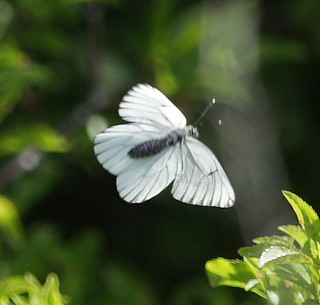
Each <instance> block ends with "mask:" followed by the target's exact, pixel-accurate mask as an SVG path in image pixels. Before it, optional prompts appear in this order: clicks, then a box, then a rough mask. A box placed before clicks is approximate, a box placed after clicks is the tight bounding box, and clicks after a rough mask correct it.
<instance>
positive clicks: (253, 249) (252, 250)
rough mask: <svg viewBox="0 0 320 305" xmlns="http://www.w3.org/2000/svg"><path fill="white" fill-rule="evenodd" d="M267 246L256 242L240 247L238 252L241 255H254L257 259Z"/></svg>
mask: <svg viewBox="0 0 320 305" xmlns="http://www.w3.org/2000/svg"><path fill="white" fill-rule="evenodd" d="M267 247H268V246H265V245H263V244H258V245H254V246H250V247H242V248H240V249H239V250H238V253H239V254H240V255H241V256H242V257H254V258H257V259H259V258H260V256H261V254H262V252H263V251H264V250H265V249H266V248H267Z"/></svg>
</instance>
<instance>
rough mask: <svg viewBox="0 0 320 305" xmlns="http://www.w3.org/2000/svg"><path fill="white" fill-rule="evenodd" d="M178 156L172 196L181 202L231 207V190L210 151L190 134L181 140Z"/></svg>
mask: <svg viewBox="0 0 320 305" xmlns="http://www.w3.org/2000/svg"><path fill="white" fill-rule="evenodd" d="M180 148H181V155H182V157H181V159H180V164H179V166H178V168H177V175H176V178H175V180H174V183H173V187H172V191H171V193H172V196H173V197H174V198H175V199H177V200H179V201H182V202H185V203H191V204H195V205H202V206H215V207H221V208H227V207H231V206H232V205H233V204H234V201H235V195H234V191H233V189H232V186H231V184H230V182H229V179H228V177H227V175H226V174H225V172H224V170H223V168H222V166H221V165H220V163H219V161H218V160H217V158H216V156H215V155H214V154H213V152H212V151H211V150H210V149H209V148H208V147H207V146H205V145H204V144H202V143H201V142H200V141H198V140H197V139H195V138H192V137H190V136H187V137H186V141H185V142H182V143H181V146H180Z"/></svg>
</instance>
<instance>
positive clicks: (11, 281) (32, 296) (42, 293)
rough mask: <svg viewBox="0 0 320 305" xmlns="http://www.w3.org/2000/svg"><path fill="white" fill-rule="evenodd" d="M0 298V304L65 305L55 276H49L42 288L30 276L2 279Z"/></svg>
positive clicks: (64, 299)
mask: <svg viewBox="0 0 320 305" xmlns="http://www.w3.org/2000/svg"><path fill="white" fill-rule="evenodd" d="M0 296H1V304H17V305H18V304H19V305H20V304H21V305H22V304H23V305H24V304H25V305H27V304H39V305H64V304H66V303H67V300H66V298H65V297H63V296H62V295H61V294H60V291H59V280H58V277H57V276H56V275H55V274H49V275H48V277H47V279H46V282H45V284H44V285H43V286H41V284H40V283H39V282H38V280H37V279H36V278H35V277H34V276H33V275H32V274H26V275H25V276H11V277H9V278H6V279H3V280H2V281H1V282H0ZM11 301H13V303H12V302H11Z"/></svg>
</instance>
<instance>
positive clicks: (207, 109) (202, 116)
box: [193, 98, 216, 127]
mask: <svg viewBox="0 0 320 305" xmlns="http://www.w3.org/2000/svg"><path fill="white" fill-rule="evenodd" d="M215 103H216V100H215V99H214V98H213V99H212V101H211V102H210V103H209V104H208V105H207V107H206V109H205V110H204V111H203V112H202V114H201V115H200V117H199V118H198V119H197V120H196V122H195V123H194V124H193V126H194V127H197V125H198V124H199V123H200V121H201V120H202V119H203V118H204V116H205V115H206V114H207V112H208V111H209V109H210V108H211V106H212V105H213V104H215Z"/></svg>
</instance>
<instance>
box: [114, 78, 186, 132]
mask: <svg viewBox="0 0 320 305" xmlns="http://www.w3.org/2000/svg"><path fill="white" fill-rule="evenodd" d="M119 115H120V117H122V119H124V120H125V121H128V122H133V123H144V124H151V125H154V126H161V127H165V128H167V129H169V130H172V129H176V128H184V127H185V126H186V124H187V121H186V118H185V116H184V115H183V114H182V112H181V111H180V110H179V109H178V108H177V107H176V106H175V105H173V103H171V102H170V101H169V99H168V98H167V97H166V96H165V95H164V94H163V93H161V92H160V91H159V90H158V89H156V88H153V87H151V86H149V85H147V84H139V85H136V86H134V87H133V88H132V89H131V90H129V91H128V93H127V94H126V95H125V96H124V97H123V100H122V102H121V103H120V105H119Z"/></svg>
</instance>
